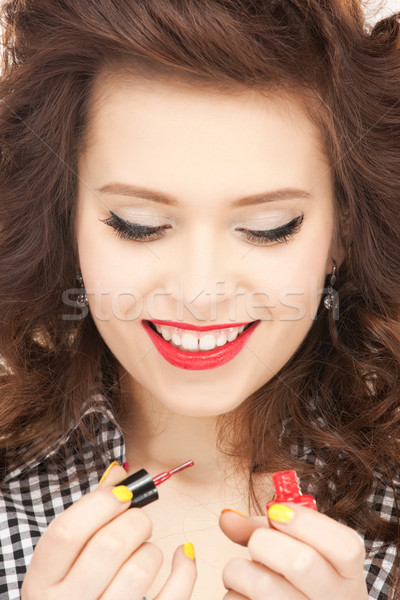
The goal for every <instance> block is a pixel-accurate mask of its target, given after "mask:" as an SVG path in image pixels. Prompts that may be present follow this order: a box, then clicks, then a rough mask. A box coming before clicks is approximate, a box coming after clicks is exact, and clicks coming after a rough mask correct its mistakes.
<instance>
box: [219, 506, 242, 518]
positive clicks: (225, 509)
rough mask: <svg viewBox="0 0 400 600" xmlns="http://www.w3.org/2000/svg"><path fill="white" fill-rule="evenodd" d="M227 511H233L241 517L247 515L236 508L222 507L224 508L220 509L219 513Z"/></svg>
mask: <svg viewBox="0 0 400 600" xmlns="http://www.w3.org/2000/svg"><path fill="white" fill-rule="evenodd" d="M227 512H233V513H236V514H237V515H240V516H241V517H247V515H244V514H243V513H241V512H239V511H238V510H234V509H233V508H224V510H221V515H223V514H224V513H227Z"/></svg>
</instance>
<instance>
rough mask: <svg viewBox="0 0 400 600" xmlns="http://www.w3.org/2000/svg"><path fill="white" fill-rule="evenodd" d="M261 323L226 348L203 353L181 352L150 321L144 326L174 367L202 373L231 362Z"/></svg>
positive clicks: (251, 327)
mask: <svg viewBox="0 0 400 600" xmlns="http://www.w3.org/2000/svg"><path fill="white" fill-rule="evenodd" d="M260 322H261V321H254V323H252V324H251V325H250V327H248V328H247V329H245V330H244V331H243V333H241V334H239V335H238V336H237V338H236V339H235V340H234V341H233V342H228V343H226V344H225V345H224V346H220V347H217V348H214V350H206V351H201V352H191V351H190V350H180V349H179V348H177V347H176V346H173V345H172V344H170V343H169V342H166V341H165V340H164V338H163V337H162V336H161V335H159V334H158V333H157V332H156V331H154V330H153V329H152V327H151V326H150V322H149V321H142V326H143V328H144V330H145V331H146V333H147V335H148V336H149V337H150V339H151V341H152V342H153V344H154V346H155V347H156V349H157V350H158V352H159V353H160V354H161V356H162V357H163V358H164V359H165V360H166V361H167V362H169V363H170V364H171V365H173V366H174V367H178V368H180V369H186V370H191V371H200V370H204V369H215V368H216V367H220V366H222V365H224V364H225V363H227V362H229V361H230V360H232V359H233V358H235V356H236V355H237V354H239V352H240V351H241V350H242V348H243V347H244V345H245V343H246V342H247V341H248V339H249V338H250V336H251V335H252V333H253V331H254V330H255V329H256V327H257V326H258V325H259V324H260Z"/></svg>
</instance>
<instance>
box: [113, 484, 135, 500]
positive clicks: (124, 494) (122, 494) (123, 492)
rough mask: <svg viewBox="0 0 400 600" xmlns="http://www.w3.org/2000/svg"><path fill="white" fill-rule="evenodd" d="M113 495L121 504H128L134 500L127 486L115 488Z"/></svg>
mask: <svg viewBox="0 0 400 600" xmlns="http://www.w3.org/2000/svg"><path fill="white" fill-rule="evenodd" d="M112 493H113V494H114V496H116V497H117V498H118V500H119V501H120V502H127V501H128V500H132V498H133V494H132V492H131V490H130V489H129V488H127V487H126V485H117V487H115V488H113V490H112Z"/></svg>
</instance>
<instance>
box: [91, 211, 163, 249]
mask: <svg viewBox="0 0 400 600" xmlns="http://www.w3.org/2000/svg"><path fill="white" fill-rule="evenodd" d="M100 221H101V222H102V223H105V224H106V225H109V226H110V227H112V228H113V229H114V230H115V232H116V233H117V235H118V236H119V237H120V238H122V239H124V240H138V241H152V242H153V241H155V240H159V239H160V238H162V237H163V236H164V229H170V228H171V225H162V226H160V227H148V226H147V225H138V224H137V223H131V222H129V221H124V220H123V219H121V218H120V217H118V216H117V215H116V214H114V213H113V212H111V214H110V216H109V217H108V218H107V219H100Z"/></svg>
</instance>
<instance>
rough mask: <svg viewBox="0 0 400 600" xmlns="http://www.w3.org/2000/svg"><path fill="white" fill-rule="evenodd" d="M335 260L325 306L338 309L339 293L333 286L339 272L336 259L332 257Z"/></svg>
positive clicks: (328, 308) (329, 308)
mask: <svg viewBox="0 0 400 600" xmlns="http://www.w3.org/2000/svg"><path fill="white" fill-rule="evenodd" d="M332 262H333V269H332V273H331V277H330V279H329V284H328V290H327V291H328V293H327V295H326V296H325V298H324V306H325V308H326V309H327V310H331V309H332V308H333V309H337V306H338V293H337V291H336V290H334V289H333V286H334V285H335V283H336V274H337V267H336V263H335V261H334V260H333V259H332Z"/></svg>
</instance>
